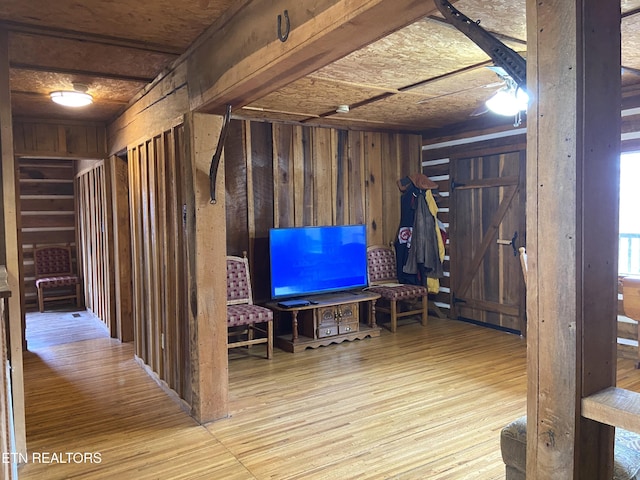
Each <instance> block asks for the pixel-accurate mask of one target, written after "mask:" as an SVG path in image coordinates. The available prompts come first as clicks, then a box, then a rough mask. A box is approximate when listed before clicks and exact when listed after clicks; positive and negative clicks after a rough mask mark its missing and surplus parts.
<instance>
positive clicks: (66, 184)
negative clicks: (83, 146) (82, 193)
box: [18, 159, 78, 309]
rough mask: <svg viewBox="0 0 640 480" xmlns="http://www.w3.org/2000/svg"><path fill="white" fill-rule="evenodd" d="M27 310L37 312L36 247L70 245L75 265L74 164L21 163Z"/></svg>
mask: <svg viewBox="0 0 640 480" xmlns="http://www.w3.org/2000/svg"><path fill="white" fill-rule="evenodd" d="M18 169H19V189H20V190H19V191H20V193H19V195H20V223H21V242H22V253H23V255H22V257H23V270H22V271H23V282H24V297H25V298H24V300H25V308H27V309H37V308H38V298H37V293H36V285H35V267H34V263H33V247H34V245H38V246H44V245H56V244H63V245H66V244H69V245H71V246H72V249H71V250H72V256H73V264H74V271H75V272H78V265H77V261H76V256H77V252H76V248H75V246H76V215H75V189H74V183H73V178H74V163H73V161H71V160H42V159H21V160H19V161H18Z"/></svg>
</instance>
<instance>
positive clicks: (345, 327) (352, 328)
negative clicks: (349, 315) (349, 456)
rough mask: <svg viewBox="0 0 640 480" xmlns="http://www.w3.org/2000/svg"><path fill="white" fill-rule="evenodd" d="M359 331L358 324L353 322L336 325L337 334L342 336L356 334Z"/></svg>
mask: <svg viewBox="0 0 640 480" xmlns="http://www.w3.org/2000/svg"><path fill="white" fill-rule="evenodd" d="M359 329H360V324H359V323H358V322H357V321H355V322H345V321H342V322H340V323H339V324H338V334H340V335H341V334H343V333H351V332H357V331H358V330H359Z"/></svg>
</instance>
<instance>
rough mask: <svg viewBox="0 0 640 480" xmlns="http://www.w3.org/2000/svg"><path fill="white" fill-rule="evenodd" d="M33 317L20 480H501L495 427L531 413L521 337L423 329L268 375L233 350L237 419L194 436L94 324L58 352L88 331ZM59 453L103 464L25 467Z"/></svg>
mask: <svg viewBox="0 0 640 480" xmlns="http://www.w3.org/2000/svg"><path fill="white" fill-rule="evenodd" d="M38 315H39V314H33V315H30V318H29V320H28V325H29V328H30V330H29V332H30V335H32V336H33V341H30V349H31V351H30V352H28V353H27V354H26V357H25V373H26V379H25V388H26V395H27V442H28V447H29V455H30V457H29V460H30V462H29V463H28V464H26V465H25V466H23V467H22V468H21V470H20V478H21V479H22V480H29V479H47V480H49V479H68V478H73V479H81V478H86V479H114V478H115V479H136V480H138V479H179V478H180V479H223V480H226V479H259V480H266V479H277V480H280V479H305V480H306V479H322V480H324V479H336V480H338V479H339V480H345V479H356V478H357V479H390V478H393V479H420V480H423V479H429V480H430V479H471V478H476V479H501V478H504V467H503V464H502V460H501V457H500V447H499V432H500V429H501V428H502V426H504V425H505V424H506V423H508V422H509V421H511V420H513V419H515V418H517V417H518V416H520V415H523V414H524V413H525V408H526V407H525V405H526V403H525V397H526V378H525V369H526V366H525V357H526V345H525V341H524V340H523V339H522V338H520V337H518V336H515V335H511V334H506V333H502V332H498V331H495V330H490V329H486V328H482V327H478V326H474V325H470V324H466V323H461V322H455V321H450V320H448V321H447V320H438V319H430V324H429V326H428V327H421V326H420V325H419V324H418V323H411V322H409V323H408V324H404V325H402V326H400V327H399V328H398V332H397V333H396V334H395V335H393V334H391V333H389V332H388V331H386V330H383V332H382V335H381V336H380V337H379V338H374V339H366V340H361V341H355V342H351V343H343V344H339V345H331V346H330V347H322V348H319V349H316V350H306V351H304V352H301V353H296V354H290V353H286V352H283V351H281V350H277V349H276V351H275V355H274V358H273V359H272V360H271V361H268V360H265V359H263V358H259V357H258V354H262V350H261V349H262V348H263V347H262V346H259V347H254V349H253V350H254V352H255V355H247V354H246V353H237V351H236V353H232V354H231V357H230V362H229V380H230V385H229V386H230V408H231V416H230V418H227V419H224V420H220V421H218V422H214V423H211V424H208V425H206V426H200V425H198V424H196V423H195V422H194V421H193V420H192V419H191V418H190V417H189V416H188V415H187V414H186V413H184V412H183V411H182V410H181V408H180V407H179V406H178V405H177V404H176V403H175V402H174V401H173V400H171V399H170V398H169V397H168V396H167V395H165V394H164V393H163V391H162V390H161V389H160V388H159V387H158V386H157V385H156V384H155V382H154V381H153V380H151V379H150V378H149V377H148V376H147V375H146V374H145V373H144V372H143V371H142V369H141V368H140V367H139V366H138V364H137V363H136V362H135V361H134V360H133V351H132V346H131V345H127V344H125V345H122V344H119V343H118V342H116V341H113V340H110V339H109V338H107V336H106V333H104V329H103V330H102V334H99V333H100V332H99V329H96V328H95V327H96V325H95V323H93V322H95V320H93V319H92V318H91V317H90V316H89V315H88V314H83V315H82V316H81V317H80V318H74V317H67V316H65V318H64V319H63V320H64V323H65V327H64V329H63V330H64V331H61V332H60V333H61V334H62V335H64V336H65V337H66V340H65V341H68V340H69V339H73V335H72V334H71V335H70V334H69V332H72V331H73V330H74V329H75V330H78V331H93V332H94V333H93V334H92V335H91V336H92V338H89V339H85V338H82V339H81V341H77V342H74V343H60V342H58V341H56V340H55V339H52V340H49V341H48V343H47V342H46V341H45V340H42V339H41V340H38V341H36V338H37V335H38V333H37V332H38V331H39V330H42V329H45V328H49V329H50V327H51V324H52V323H54V322H56V321H57V320H56V319H51V318H49V319H48V320H47V322H46V323H45V324H44V325H41V326H40V328H38V327H37V326H36V325H37V323H38V322H37V318H36V317H37V316H38ZM64 315H67V314H64ZM69 322H71V324H74V325H71V324H70V323H69ZM403 323H405V322H403ZM82 324H84V327H83V326H82ZM82 329H84V330H82ZM53 333H56V332H55V329H54V332H53ZM28 338H29V337H28ZM38 342H39V343H38ZM618 377H619V385H620V386H623V387H625V388H630V389H637V390H640V372H638V371H636V370H634V369H633V360H625V359H620V360H619V365H618ZM55 452H58V453H59V456H61V457H62V458H63V459H64V460H65V461H66V454H67V453H73V452H82V453H85V452H86V453H95V452H97V453H99V454H100V460H101V463H99V464H98V463H93V464H92V463H88V462H87V463H74V462H73V461H71V463H66V464H64V463H54V464H51V463H49V464H44V463H36V462H33V461H31V460H32V457H31V456H32V455H33V453H36V454H41V456H42V455H43V454H46V453H49V454H50V455H52V454H53V453H55ZM76 458H78V457H76ZM93 458H94V459H95V457H93Z"/></svg>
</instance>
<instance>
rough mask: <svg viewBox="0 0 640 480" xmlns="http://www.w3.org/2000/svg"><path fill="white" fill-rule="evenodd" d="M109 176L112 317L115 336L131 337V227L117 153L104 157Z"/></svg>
mask: <svg viewBox="0 0 640 480" xmlns="http://www.w3.org/2000/svg"><path fill="white" fill-rule="evenodd" d="M108 166H109V171H110V179H111V189H110V191H111V202H112V204H111V209H112V212H113V213H112V221H111V225H112V231H113V254H114V261H113V267H114V277H115V278H114V291H115V295H114V302H115V305H114V309H115V312H114V317H115V324H116V328H115V332H116V337H117V338H118V339H119V340H120V341H121V342H130V341H132V340H133V319H132V305H131V301H132V291H131V281H132V278H131V228H130V225H129V188H128V181H129V180H128V175H127V163H126V161H125V160H124V159H122V158H120V157H118V156H115V155H114V156H112V157H110V158H109V160H108Z"/></svg>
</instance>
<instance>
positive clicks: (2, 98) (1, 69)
mask: <svg viewBox="0 0 640 480" xmlns="http://www.w3.org/2000/svg"><path fill="white" fill-rule="evenodd" d="M0 59H2V61H0V152H1V155H2V159H1V161H2V195H3V198H2V205H3V211H4V239H5V242H6V243H5V252H6V262H7V264H6V267H7V274H8V282H7V286H8V288H9V289H10V290H11V292H12V295H11V298H9V302H8V303H9V337H10V343H11V352H10V361H11V370H12V371H11V377H12V378H11V389H12V394H13V420H14V428H15V435H16V436H15V440H16V452H18V453H20V454H22V455H26V454H27V436H26V426H25V410H24V408H25V407H24V383H23V382H24V380H23V363H22V346H23V339H24V330H23V315H24V312H23V305H22V300H21V298H22V296H23V290H24V289H23V287H22V285H21V278H22V274H21V263H22V261H21V258H20V251H19V247H18V246H19V244H20V239H19V238H18V232H19V228H20V224H19V219H18V197H17V175H16V165H15V160H14V157H13V129H12V119H11V94H10V88H9V42H8V34H7V30H6V29H0Z"/></svg>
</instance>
